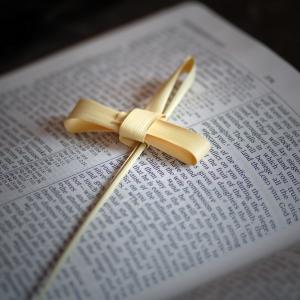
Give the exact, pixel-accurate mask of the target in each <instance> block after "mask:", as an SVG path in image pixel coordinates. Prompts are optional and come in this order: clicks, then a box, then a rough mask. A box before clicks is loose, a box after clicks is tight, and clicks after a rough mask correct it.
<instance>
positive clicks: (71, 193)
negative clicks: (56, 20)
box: [0, 2, 300, 300]
mask: <svg viewBox="0 0 300 300" xmlns="http://www.w3.org/2000/svg"><path fill="white" fill-rule="evenodd" d="M188 55H191V56H192V57H194V58H195V59H196V62H197V74H196V76H195V82H194V83H193V85H192V87H191V88H190V90H189V91H188V93H187V94H186V95H185V96H184V98H183V99H182V101H181V102H180V104H179V105H178V106H177V107H176V109H175V111H174V113H173V114H172V115H171V117H170V121H171V122H174V123H176V124H179V125H180V126H183V127H185V128H190V129H191V130H192V131H194V132H198V133H200V134H203V135H204V136H205V137H206V138H207V140H209V142H210V143H211V145H212V147H211V150H210V152H209V153H208V155H206V156H205V157H204V158H203V159H202V160H201V161H200V162H199V163H198V164H196V165H194V166H189V165H185V164H183V163H182V162H180V161H178V160H177V159H176V158H173V157H171V156H169V155H168V154H166V153H164V152H161V151H160V150H158V149H156V148H152V147H149V148H147V150H146V151H145V152H144V153H143V155H142V156H141V157H140V158H139V159H138V160H137V162H136V163H135V164H134V166H133V167H132V168H131V170H130V171H129V173H128V174H127V175H126V176H125V177H124V179H123V180H122V181H121V183H120V184H119V185H118V186H117V187H116V189H115V190H114V192H113V193H112V195H111V196H110V197H109V199H108V200H107V202H106V203H105V204H104V206H103V207H102V208H101V210H99V211H98V212H97V216H96V218H95V219H94V220H93V221H92V222H91V224H89V226H88V228H87V229H86V230H85V232H84V234H83V235H82V236H81V238H80V240H79V241H78V243H77V244H76V247H75V248H74V250H73V251H72V253H71V254H70V256H69V257H68V258H67V260H66V261H65V262H64V263H63V265H62V266H61V268H60V270H59V272H58V274H57V276H55V278H54V279H53V281H52V282H51V284H49V285H48V286H47V291H45V294H44V297H43V298H45V299H143V300H146V299H186V298H188V299H195V300H196V299H207V300H208V299H220V298H222V299H223V298H225V299H237V298H243V299H257V298H264V299H274V297H275V296H276V297H277V298H284V299H296V298H299V297H300V288H299V284H298V282H299V281H300V256H299V253H300V252H299V243H300V235H299V230H300V220H299V217H300V146H299V145H300V130H299V129H300V118H299V115H300V103H299V94H300V76H299V73H298V71H297V70H295V69H294V68H293V67H292V66H290V65H289V64H288V63H286V62H284V61H283V60H282V59H281V58H280V57H278V56H277V55H276V54H275V53H273V52H272V51H271V50H269V49H267V48H266V47H264V46H263V45H261V44H260V43H259V42H257V41H255V40H253V39H252V38H251V37H249V36H247V35H246V34H244V33H242V32H241V31H239V30H238V29H236V28H234V27H233V26H232V25H230V24H229V23H228V22H226V21H225V20H223V19H222V18H220V17H219V16H217V15H216V14H215V13H214V12H212V11H210V10H209V9H208V8H206V7H205V6H202V5H199V4H196V3H192V2H191V3H185V4H181V5H178V6H176V7H173V8H170V9H168V10H165V11H162V12H159V13H157V14H156V15H153V16H151V17H148V18H145V19H143V20H141V21H138V22H135V23H133V24H130V25H127V26H125V27H123V28H121V29H118V30H115V31H112V32H109V33H107V34H104V35H102V36H100V37H97V38H95V39H93V40H90V41H88V42H84V43H82V44H80V45H77V46H74V47H71V48H69V49H67V50H64V51H62V52H61V53H58V54H55V55H52V56H51V57H49V58H46V59H44V60H43V61H40V62H37V63H34V64H32V65H30V66H28V67H25V68H22V69H20V70H17V71H15V72H12V73H11V74H8V75H6V76H4V77H2V78H1V79H0V101H1V106H0V111H1V114H0V122H1V131H0V135H1V139H0V298H1V299H32V298H34V297H36V295H37V291H38V290H39V289H40V286H41V285H42V284H43V280H44V278H45V277H47V276H48V273H49V272H51V266H52V264H53V262H55V260H56V259H57V257H59V256H60V255H61V254H62V253H63V252H64V246H65V244H66V243H67V241H68V240H69V239H70V237H71V236H72V233H73V232H74V229H75V228H77V227H78V226H80V222H81V220H82V217H83V216H84V215H85V214H86V213H88V212H89V211H90V210H91V209H92V208H93V202H94V201H95V199H96V197H97V196H98V194H99V193H101V191H102V190H103V189H105V188H106V186H107V184H108V183H109V181H110V179H111V178H112V177H113V176H114V174H115V173H116V171H117V170H118V168H119V166H120V165H121V164H122V163H123V162H124V161H125V160H126V158H127V157H128V155H129V151H130V150H129V148H128V147H126V146H125V145H123V144H121V143H119V140H118V137H117V136H116V135H115V134H114V133H105V134H102V133H91V132H87V133H80V134H76V135H74V134H71V133H68V132H67V131H66V130H65V128H64V126H63V122H64V120H65V118H66V116H67V115H68V113H69V112H70V110H71V109H72V108H73V107H74V105H75V103H76V102H77V101H78V99H80V98H89V99H95V100H97V101H99V102H101V103H103V104H105V105H107V106H110V107H114V108H116V109H117V110H119V111H130V110H132V109H133V108H136V107H139V108H143V107H146V105H147V103H148V101H149V98H150V97H151V96H152V95H153V94H154V93H155V91H156V90H157V89H158V88H159V87H160V86H161V84H162V83H163V82H164V80H165V79H166V78H168V77H169V75H170V73H172V72H173V71H174V69H175V68H176V67H178V65H179V64H180V63H181V62H182V61H183V60H184V58H185V57H187V56H188ZM297 243H298V245H297Z"/></svg>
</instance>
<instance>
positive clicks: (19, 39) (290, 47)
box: [0, 0, 300, 74]
mask: <svg viewBox="0 0 300 300" xmlns="http://www.w3.org/2000/svg"><path fill="white" fill-rule="evenodd" d="M180 2H184V1H180V0H149V1H143V0H131V1H130V0H110V1H107V0H105V1H100V0H98V1H96V0H52V1H50V0H48V1H43V0H23V1H15V0H10V1H8V0H0V22H1V23H0V35H1V45H0V46H1V47H0V74H3V73H5V72H7V71H10V70H13V69H15V68H17V67H20V66H22V65H24V64H28V63H30V62H33V61H34V60H36V59H38V58H41V57H43V56H46V55H47V54H50V53H53V52H55V51H57V50H61V49H62V48H64V47H67V46H70V45H72V44H74V43H78V42H80V41H82V40H84V39H87V38H90V37H93V36H95V35H97V34H100V33H102V32H104V31H106V30H109V29H113V28H116V27H118V26H120V25H122V24H125V23H128V22H132V21H134V20H137V19H140V18H142V17H143V16H146V15H149V14H151V13H153V12H156V11H159V10H160V9H162V8H165V7H168V6H172V5H175V4H176V3H180ZM199 2H202V3H204V4H206V5H207V6H209V7H210V8H212V9H213V10H215V11H216V12H217V13H219V14H220V15H222V16H223V17H224V18H226V19H228V20H229V21H230V22H232V23H233V24H235V25H236V26H238V27H239V28H241V29H242V30H244V31H246V32H248V33H249V34H250V35H252V36H253V37H255V38H257V39H258V40H260V41H262V42H263V43H264V44H266V45H267V46H269V47H270V48H271V49H273V50H274V51H275V52H277V53H278V54H279V55H280V56H282V57H283V58H284V59H285V60H287V61H288V62H290V63H291V64H292V65H294V67H296V68H297V69H298V70H300V53H299V52H300V51H299V50H300V15H299V12H300V4H299V3H300V1H297V0H273V1H271V0H210V1H209V0H207V1H205V0H204V1H199Z"/></svg>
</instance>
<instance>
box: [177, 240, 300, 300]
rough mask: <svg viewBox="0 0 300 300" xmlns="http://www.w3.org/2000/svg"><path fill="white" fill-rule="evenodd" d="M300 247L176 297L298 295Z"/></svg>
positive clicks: (251, 298) (229, 298)
mask: <svg viewBox="0 0 300 300" xmlns="http://www.w3.org/2000/svg"><path fill="white" fill-rule="evenodd" d="M299 247H300V245H299V244H297V245H295V246H294V247H291V248H290V249H287V250H282V251H279V252H276V253H275V254H273V255H271V256H269V257H267V258H264V259H261V260H259V261H258V262H256V263H255V264H253V265H250V266H249V267H247V268H243V269H241V270H238V271H236V272H233V273H231V274H229V275H226V276H224V277H221V278H219V279H217V280H213V281H212V282H210V283H208V284H206V285H205V286H203V287H201V288H198V289H196V290H194V291H192V292H190V293H187V294H185V295H184V296H180V297H176V300H180V299H190V300H198V299H205V300H217V299H225V300H233V299H245V300H256V299H264V300H269V299H270V300H271V299H299V295H300V292H299V278H300V259H299V254H300V252H299ZM174 300H175V299H174Z"/></svg>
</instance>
